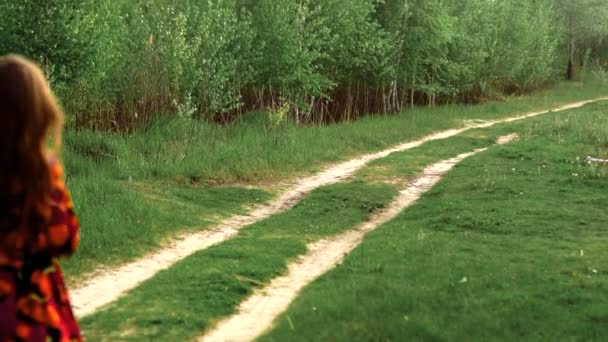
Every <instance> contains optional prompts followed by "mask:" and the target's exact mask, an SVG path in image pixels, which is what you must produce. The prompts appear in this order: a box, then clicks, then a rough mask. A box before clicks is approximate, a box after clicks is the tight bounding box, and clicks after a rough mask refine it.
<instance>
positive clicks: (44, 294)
mask: <svg viewBox="0 0 608 342" xmlns="http://www.w3.org/2000/svg"><path fill="white" fill-rule="evenodd" d="M51 173H52V182H53V191H52V193H51V198H52V204H51V205H50V206H49V208H46V210H48V212H47V213H45V214H46V215H43V216H45V217H49V218H50V219H49V220H47V221H48V222H42V224H43V225H44V226H43V227H45V228H44V229H42V230H41V232H40V234H39V235H38V237H37V239H34V240H35V241H26V235H25V234H24V232H22V231H19V230H17V231H14V232H12V233H10V234H8V236H2V237H1V239H2V241H1V242H0V342H5V341H46V340H47V339H49V338H50V339H51V340H53V341H61V342H63V341H81V337H80V331H79V328H78V324H77V323H76V320H75V318H74V315H73V313H72V308H71V305H70V302H69V299H68V295H67V290H66V287H65V284H64V281H63V276H62V274H61V268H60V266H59V263H58V259H59V258H60V257H65V256H70V255H71V254H73V253H74V251H75V250H76V247H77V246H78V241H79V235H78V230H79V224H78V219H77V218H76V215H75V214H74V211H73V206H72V202H71V200H70V196H69V194H68V192H67V190H66V187H65V184H64V182H63V170H62V168H61V166H60V165H59V164H58V163H52V164H51ZM1 205H2V206H9V208H10V207H11V205H10V203H1ZM0 210H1V212H2V214H0V215H2V216H6V214H5V213H8V212H10V210H13V213H17V211H14V209H9V211H7V210H6V207H4V208H0ZM13 216H18V215H13ZM9 221H10V220H9ZM0 222H1V224H7V223H6V222H7V220H6V219H5V220H1V221H0ZM30 240H32V239H30ZM26 245H27V246H28V247H26Z"/></svg>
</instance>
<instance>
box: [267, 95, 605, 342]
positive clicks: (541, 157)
mask: <svg viewBox="0 0 608 342" xmlns="http://www.w3.org/2000/svg"><path fill="white" fill-rule="evenodd" d="M607 109H608V106H607V105H606V104H595V105H589V106H586V107H584V108H582V109H579V110H574V111H569V112H565V113H559V114H555V115H552V116H547V117H542V118H535V119H531V120H529V121H527V122H522V123H518V124H514V125H511V126H510V127H509V128H510V129H514V130H516V131H518V132H519V135H520V140H519V141H517V142H515V143H512V144H510V145H506V146H504V147H500V148H496V149H491V150H490V151H488V152H485V153H482V154H479V155H477V156H474V157H471V158H470V159H467V160H465V161H464V162H463V163H461V164H459V165H458V166H456V167H455V169H454V170H453V171H452V172H451V173H450V174H448V175H447V176H446V178H445V179H444V180H443V181H442V182H440V183H439V184H438V185H437V186H436V187H435V188H434V189H433V190H431V191H430V192H429V193H427V194H426V195H424V196H423V198H422V199H421V200H420V201H419V202H418V203H417V204H416V205H414V206H413V207H411V208H409V209H408V210H406V211H405V212H404V213H402V214H401V215H400V216H399V217H398V218H397V219H395V220H393V221H391V222H389V223H387V224H385V225H384V226H382V227H380V228H379V229H378V230H376V231H374V232H372V233H371V234H369V236H368V237H367V238H366V240H365V241H364V242H363V243H362V244H361V245H360V246H359V247H358V248H357V249H356V250H355V251H353V253H351V254H350V255H349V256H348V257H347V258H346V260H345V262H344V263H343V264H342V265H341V266H340V267H338V268H337V269H335V270H333V271H332V272H330V273H328V274H326V275H325V276H323V277H321V278H320V279H318V280H317V281H315V282H314V283H313V284H311V285H310V286H308V287H307V288H306V289H305V290H304V291H303V293H302V295H301V296H300V297H299V298H298V299H296V301H295V302H294V303H293V304H292V305H291V307H290V309H289V310H288V311H287V312H286V313H285V314H284V315H283V316H281V317H280V318H279V319H278V320H277V326H276V328H275V329H273V330H272V331H270V332H268V333H267V334H266V335H265V336H263V337H262V338H261V339H260V340H261V341H287V340H288V341H310V340H331V341H351V340H374V341H377V340H401V339H407V340H433V341H434V340H437V341H441V340H507V341H509V340H522V339H524V340H605V339H606V338H608V329H606V326H607V324H608V298H607V297H606V296H605V294H606V293H607V291H608V269H606V266H605V265H607V264H608V252H606V248H605V246H606V244H607V243H608V236H607V235H606V224H605V223H606V222H607V221H608V211H606V210H605V205H606V200H605V199H606V193H607V191H608V182H607V180H608V167H605V166H594V165H592V164H587V163H585V162H584V159H585V157H586V156H588V155H592V156H596V157H599V158H607V157H608V117H607V116H606V110H607Z"/></svg>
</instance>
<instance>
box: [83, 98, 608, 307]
mask: <svg viewBox="0 0 608 342" xmlns="http://www.w3.org/2000/svg"><path fill="white" fill-rule="evenodd" d="M602 100H608V97H606V98H600V99H595V100H589V101H582V102H577V103H572V104H569V105H565V106H562V107H559V108H554V109H552V110H547V111H540V112H533V113H528V114H524V115H519V116H515V117H511V118H507V119H501V120H494V121H485V122H481V123H475V124H469V125H467V126H465V127H463V128H458V129H450V130H446V131H441V132H437V133H433V134H431V135H428V136H426V137H423V138H421V139H418V140H415V141H410V142H406V143H402V144H400V145H397V146H395V147H392V148H389V149H386V150H384V151H381V152H377V153H371V154H366V155H363V156H361V157H359V158H355V159H352V160H349V161H346V162H343V163H340V164H336V165H334V166H331V167H329V168H328V169H326V170H324V171H322V172H320V173H318V174H316V175H313V176H310V177H306V178H302V179H299V180H298V181H297V182H296V184H295V185H294V186H293V187H291V188H290V189H288V190H287V191H286V192H285V193H283V194H282V195H281V196H280V197H279V198H277V199H276V200H274V201H272V202H271V203H269V204H267V205H259V206H256V207H254V208H253V209H252V210H251V211H250V212H249V214H247V215H237V216H234V217H232V218H230V219H228V220H226V221H224V222H223V223H222V224H220V225H218V226H216V227H214V228H212V229H209V230H206V231H204V232H199V233H193V234H189V235H185V236H182V237H180V238H178V239H176V240H175V241H174V242H173V243H171V245H169V246H168V247H166V248H163V249H161V250H159V251H155V252H153V253H150V254H148V255H146V256H144V257H142V258H140V259H138V260H136V261H133V262H130V263H127V264H125V265H123V266H120V267H118V268H116V269H113V270H102V271H99V272H96V274H94V275H93V276H91V277H88V279H87V280H86V281H85V282H84V283H83V284H82V285H81V286H79V287H77V288H74V289H73V290H72V291H71V300H72V305H73V306H74V310H75V313H76V315H77V316H78V317H83V316H86V315H89V314H91V313H93V312H95V311H96V310H97V309H99V308H100V307H102V306H104V305H106V304H109V303H111V302H113V301H114V300H116V299H117V298H118V297H120V296H121V295H123V294H124V293H126V292H128V291H129V290H131V289H133V288H135V287H137V286H138V285H139V284H141V283H142V282H144V281H145V280H147V279H150V278H151V277H153V276H154V275H155V274H156V273H157V272H159V271H161V270H163V269H166V268H168V267H170V266H171V265H173V264H175V263H176V262H178V261H180V260H182V259H184V258H186V257H187V256H189V255H191V254H193V253H195V252H197V251H200V250H203V249H205V248H208V247H210V246H213V245H215V244H218V243H220V242H222V241H225V240H227V239H229V238H230V237H232V236H234V235H236V234H237V233H238V231H239V230H240V229H242V228H243V227H245V226H248V225H250V224H253V223H255V222H257V221H260V220H262V219H265V218H267V217H269V216H272V215H274V214H276V213H279V212H281V211H284V210H286V209H289V208H291V207H293V206H294V205H295V204H296V203H298V201H299V200H300V199H301V198H302V197H304V196H305V195H306V194H308V193H310V192H311V191H312V190H314V189H316V188H318V187H320V186H323V185H328V184H332V183H336V182H339V181H341V180H344V179H346V178H348V177H350V176H352V175H353V174H354V173H355V172H356V171H357V170H359V169H360V168H362V167H363V166H364V165H365V164H367V163H369V162H370V161H373V160H376V159H380V158H384V157H386V156H388V155H389V154H391V153H394V152H401V151H405V150H408V149H412V148H415V147H418V146H420V145H422V144H424V143H426V142H429V141H432V140H439V139H445V138H449V137H452V136H455V135H458V134H460V133H462V132H464V131H467V130H469V129H473V128H484V127H489V126H492V125H495V124H498V123H504V122H512V121H517V120H522V119H526V118H529V117H533V116H537V115H542V114H546V113H549V112H551V111H554V112H555V111H563V110H567V109H573V108H578V107H582V106H584V105H586V104H588V103H591V102H597V101H602Z"/></svg>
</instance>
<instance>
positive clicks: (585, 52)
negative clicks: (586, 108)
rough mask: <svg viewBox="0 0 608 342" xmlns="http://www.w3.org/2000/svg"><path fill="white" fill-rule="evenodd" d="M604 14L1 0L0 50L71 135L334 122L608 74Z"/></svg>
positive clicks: (470, 1) (439, 4)
mask: <svg viewBox="0 0 608 342" xmlns="http://www.w3.org/2000/svg"><path fill="white" fill-rule="evenodd" d="M607 18H608V10H607V7H606V6H604V5H603V1H601V0H576V1H565V0H534V1H529V0H512V1H511V0H494V1H490V0H208V1H195V0H185V1H179V2H175V1H171V0H145V1H144V0H98V1H92V0H85V1H74V0H52V1H39V0H28V1H21V0H19V1H17V0H6V1H3V2H2V3H0V54H4V53H20V54H24V55H26V56H28V57H31V58H33V59H35V60H37V61H38V62H39V63H40V64H41V65H42V66H43V68H44V69H45V71H46V72H47V74H48V76H49V77H50V79H51V82H52V83H53V85H54V87H55V89H56V91H57V92H58V93H59V95H60V97H61V98H62V99H63V102H64V105H65V107H66V109H67V110H68V112H69V113H70V117H69V122H70V123H71V124H74V125H78V126H88V127H95V128H106V129H107V128H111V129H130V128H133V127H136V126H142V125H145V124H146V123H148V122H149V120H150V119H151V118H152V116H154V115H158V114H180V115H181V116H187V117H197V116H198V117H207V118H210V119H214V120H218V119H219V120H221V121H226V119H229V118H230V117H231V115H234V114H238V113H242V112H244V111H251V110H263V109H266V108H275V107H277V106H281V105H282V101H286V102H288V103H289V104H290V108H291V112H290V116H291V117H293V118H295V119H296V121H298V122H299V121H306V122H310V121H315V120H316V121H330V120H339V119H341V118H346V119H350V118H351V117H353V116H356V115H360V114H363V113H370V112H377V113H386V112H397V111H400V110H402V109H403V108H404V107H405V106H407V105H414V104H421V103H428V104H429V105H434V104H436V103H439V102H454V101H463V100H465V101H468V100H475V99H479V98H480V97H484V96H487V95H488V94H493V93H496V92H522V91H529V90H532V89H535V88H537V87H540V86H542V85H544V84H545V83H547V82H550V81H553V80H555V79H556V76H559V74H560V73H561V69H562V68H561V67H560V66H561V65H562V64H563V62H564V59H565V58H564V57H567V58H566V59H570V60H571V61H572V60H576V61H579V62H580V64H585V63H587V64H592V65H595V66H601V67H605V66H606V59H607V58H606V57H607V56H608V48H607V47H606V41H607V39H606V38H607V37H608V26H607V24H606V23H607V22H608V20H606V19H607ZM566 47H567V48H566ZM562 50H564V51H565V50H568V52H569V53H568V54H567V55H566V54H564V53H562V52H561V51H562Z"/></svg>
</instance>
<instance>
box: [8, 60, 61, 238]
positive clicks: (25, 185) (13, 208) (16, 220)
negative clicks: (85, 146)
mask: <svg viewBox="0 0 608 342" xmlns="http://www.w3.org/2000/svg"><path fill="white" fill-rule="evenodd" d="M0 120H1V123H0V206H1V207H0V237H5V236H6V234H9V233H11V232H13V231H16V230H23V231H24V232H25V233H26V234H27V235H26V238H33V237H34V236H36V235H37V233H38V231H39V230H40V229H41V227H40V225H39V224H35V223H34V222H33V221H32V220H36V221H39V220H40V219H43V220H44V219H48V217H47V216H48V215H50V213H49V212H50V210H49V208H50V205H49V203H50V201H51V198H50V195H51V191H52V184H51V181H52V180H51V174H50V170H49V168H50V166H49V158H51V156H58V155H59V150H60V145H61V131H62V129H63V120H64V115H63V111H62V109H61V108H60V107H59V105H58V103H57V100H56V98H55V96H54V95H53V93H52V91H51V89H50V87H49V85H48V81H47V79H46V77H45V76H44V74H43V72H42V71H41V70H40V68H39V67H38V66H37V65H36V64H34V63H33V62H30V61H28V60H27V59H25V58H23V57H20V56H15V55H9V56H4V57H0Z"/></svg>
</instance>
